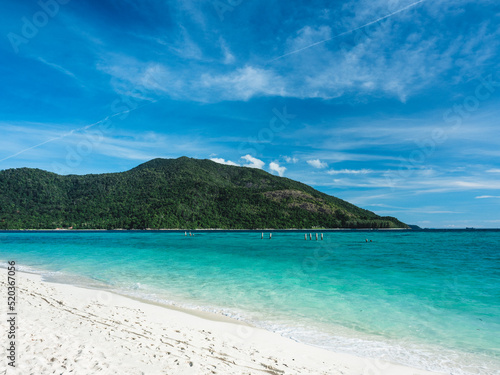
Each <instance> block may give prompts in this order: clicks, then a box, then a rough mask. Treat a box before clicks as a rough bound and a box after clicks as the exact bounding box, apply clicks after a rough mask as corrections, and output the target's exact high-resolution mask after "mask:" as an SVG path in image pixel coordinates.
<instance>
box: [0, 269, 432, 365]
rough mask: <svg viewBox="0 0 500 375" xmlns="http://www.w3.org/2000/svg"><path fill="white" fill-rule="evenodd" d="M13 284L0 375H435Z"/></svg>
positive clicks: (196, 319) (228, 324)
mask: <svg viewBox="0 0 500 375" xmlns="http://www.w3.org/2000/svg"><path fill="white" fill-rule="evenodd" d="M6 279H7V278H6V277H2V278H1V282H0V283H1V290H3V291H4V295H6V291H7V284H6ZM16 279H17V285H18V289H17V301H18V306H17V312H18V315H17V332H16V351H17V358H16V364H17V367H16V368H15V369H14V368H12V367H10V366H7V364H8V360H7V359H6V358H7V355H8V354H7V346H6V345H5V344H6V343H7V342H8V339H7V329H6V328H7V327H6V326H5V324H6V322H7V311H6V309H7V306H6V303H3V304H1V306H2V309H1V312H2V322H4V323H3V325H2V328H4V329H2V332H5V334H3V335H2V336H4V337H2V338H3V343H5V344H3V343H2V345H1V347H2V351H1V361H2V364H1V366H0V374H52V373H54V374H83V375H88V374H148V375H149V374H325V375H326V374H328V375H330V374H331V375H335V374H339V375H340V374H343V375H355V374H356V375H377V374H380V375H382V374H384V375H385V374H388V375H429V374H432V373H431V372H427V371H423V370H417V369H412V368H409V367H404V366H399V365H395V364H391V363H388V362H385V361H383V360H375V359H367V358H360V357H355V356H351V355H347V354H338V353H333V352H330V351H327V350H323V349H320V348H316V347H312V346H308V345H305V344H301V343H297V342H295V341H293V340H290V339H287V338H284V337H281V336H279V335H277V334H274V333H272V332H268V331H265V330H262V329H258V328H254V327H249V326H246V325H244V324H241V323H239V322H236V321H231V320H230V319H218V318H217V317H216V316H205V317H202V316H199V315H198V314H190V313H186V312H183V311H178V310H174V309H170V308H166V307H163V306H159V305H154V304H149V303H144V302H141V301H138V300H134V299H131V298H128V297H124V296H121V295H117V294H113V293H109V292H105V291H100V290H92V289H85V288H80V287H76V286H72V285H66V284H55V283H48V282H43V281H41V277H40V276H38V275H33V274H28V273H21V272H18V273H17V274H16ZM207 317H208V318H210V319H206V318H207ZM6 367H7V370H4V369H5V368H6ZM434 374H435V373H434Z"/></svg>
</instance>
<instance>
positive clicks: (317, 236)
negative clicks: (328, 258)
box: [316, 233, 318, 241]
mask: <svg viewBox="0 0 500 375" xmlns="http://www.w3.org/2000/svg"><path fill="white" fill-rule="evenodd" d="M317 240H318V233H316V241H317Z"/></svg>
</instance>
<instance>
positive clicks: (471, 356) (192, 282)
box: [0, 231, 500, 374]
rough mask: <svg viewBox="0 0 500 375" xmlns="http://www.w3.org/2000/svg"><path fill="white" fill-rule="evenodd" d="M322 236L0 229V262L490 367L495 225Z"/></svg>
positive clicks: (441, 360)
mask: <svg viewBox="0 0 500 375" xmlns="http://www.w3.org/2000/svg"><path fill="white" fill-rule="evenodd" d="M324 235H325V239H324V241H314V240H313V241H305V240H304V234H303V233H299V232H274V233H273V238H272V240H269V239H268V235H265V239H264V240H261V238H260V237H261V234H260V232H258V233H256V232H203V233H196V235H195V236H194V237H189V236H188V237H185V236H184V232H182V233H179V232H151V231H147V232H48V233H47V232H37V233H35V232H15V233H12V232H0V262H1V263H2V264H3V265H5V263H6V262H7V260H15V261H16V262H17V263H18V264H20V265H22V266H24V267H25V268H24V269H25V270H31V271H35V272H38V273H42V274H43V275H44V276H45V278H46V279H48V280H51V281H59V282H67V283H74V284H80V285H86V286H92V287H98V288H106V289H110V290H114V291H118V292H120V293H122V294H128V295H131V296H136V297H141V298H145V299H149V300H154V301H157V302H163V303H167V304H176V305H178V306H184V307H189V308H195V309H201V310H206V311H213V312H218V313H222V314H225V315H228V316H232V317H234V318H237V319H241V320H245V321H247V322H250V323H252V324H254V325H257V326H260V327H263V328H266V329H270V330H273V331H276V332H279V333H281V334H283V335H285V336H288V337H292V338H294V339H296V340H298V341H302V342H306V343H309V344H313V345H318V346H322V347H325V348H328V349H331V350H334V351H339V352H348V353H354V354H359V355H363V356H372V357H377V358H380V357H383V358H385V359H390V360H392V361H396V362H399V363H403V364H407V365H412V366H416V367H418V368H423V369H429V370H438V371H444V372H446V373H450V374H495V373H497V372H498V371H499V370H500V339H499V337H500V232H499V231H473V232H456V231H431V232H427V231H426V232H399V231H393V232H382V231H372V232H355V231H352V232H325V234H324ZM365 238H369V239H372V240H373V242H368V243H366V242H365Z"/></svg>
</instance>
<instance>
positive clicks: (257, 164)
mask: <svg viewBox="0 0 500 375" xmlns="http://www.w3.org/2000/svg"><path fill="white" fill-rule="evenodd" d="M241 158H242V159H243V160H246V161H247V162H249V163H250V164H246V165H243V166H244V167H249V168H257V169H262V168H263V167H264V165H265V164H266V163H264V162H263V161H262V160H260V159H257V158H254V157H253V156H252V155H245V156H242V157H241Z"/></svg>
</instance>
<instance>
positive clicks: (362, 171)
mask: <svg viewBox="0 0 500 375" xmlns="http://www.w3.org/2000/svg"><path fill="white" fill-rule="evenodd" d="M326 173H328V174H367V173H373V171H372V170H371V169H340V170H335V169H332V170H330V171H328V172H326Z"/></svg>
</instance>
